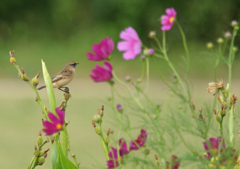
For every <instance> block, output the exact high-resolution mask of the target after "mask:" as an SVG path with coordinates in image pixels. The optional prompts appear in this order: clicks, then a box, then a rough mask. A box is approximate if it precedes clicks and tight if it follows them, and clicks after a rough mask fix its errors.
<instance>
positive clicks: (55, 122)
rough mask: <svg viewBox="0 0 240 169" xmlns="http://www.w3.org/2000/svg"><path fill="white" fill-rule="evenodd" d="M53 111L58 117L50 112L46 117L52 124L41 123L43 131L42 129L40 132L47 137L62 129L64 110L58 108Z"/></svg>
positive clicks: (47, 122)
mask: <svg viewBox="0 0 240 169" xmlns="http://www.w3.org/2000/svg"><path fill="white" fill-rule="evenodd" d="M55 110H56V113H57V115H58V117H56V116H55V115H54V114H53V113H51V112H50V113H48V117H49V119H50V120H51V121H52V122H49V121H44V122H43V127H44V129H42V131H43V132H45V133H46V135H47V136H49V135H52V134H54V133H57V132H59V131H60V130H62V128H63V124H64V116H65V112H64V110H60V109H58V108H56V109H55Z"/></svg>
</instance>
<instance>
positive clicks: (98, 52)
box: [87, 37, 114, 61]
mask: <svg viewBox="0 0 240 169" xmlns="http://www.w3.org/2000/svg"><path fill="white" fill-rule="evenodd" d="M113 49H114V43H113V40H112V39H110V38H108V37H106V38H105V39H103V40H102V41H101V42H100V44H99V45H98V44H94V45H93V47H92V50H93V51H94V52H95V54H93V53H90V52H87V56H88V60H95V61H100V60H104V59H107V58H108V57H109V55H110V54H111V53H112V51H113Z"/></svg>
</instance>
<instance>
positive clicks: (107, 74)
mask: <svg viewBox="0 0 240 169" xmlns="http://www.w3.org/2000/svg"><path fill="white" fill-rule="evenodd" d="M112 70H113V68H112V65H111V64H110V63H109V62H104V67H101V66H99V65H96V69H92V74H90V77H91V78H92V79H93V80H94V82H102V81H109V80H111V79H112V77H113V75H112Z"/></svg>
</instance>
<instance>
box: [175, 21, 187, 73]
mask: <svg viewBox="0 0 240 169" xmlns="http://www.w3.org/2000/svg"><path fill="white" fill-rule="evenodd" d="M176 23H177V26H178V29H179V30H180V33H181V35H182V40H183V46H184V49H185V52H186V55H187V77H188V76H189V70H190V56H189V51H188V47H187V41H186V37H185V34H184V32H183V30H182V27H181V26H180V24H179V23H178V22H176Z"/></svg>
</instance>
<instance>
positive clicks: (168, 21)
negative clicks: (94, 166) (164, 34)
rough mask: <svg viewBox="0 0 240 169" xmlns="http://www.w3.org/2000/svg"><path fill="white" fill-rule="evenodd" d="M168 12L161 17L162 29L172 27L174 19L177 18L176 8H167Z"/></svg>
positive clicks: (166, 29)
mask: <svg viewBox="0 0 240 169" xmlns="http://www.w3.org/2000/svg"><path fill="white" fill-rule="evenodd" d="M166 14H167V15H163V16H162V17H161V24H162V25H163V26H162V27H161V29H162V31H168V30H170V29H171V28H172V26H173V24H174V21H175V20H176V16H177V12H176V11H175V10H174V8H167V9H166Z"/></svg>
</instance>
